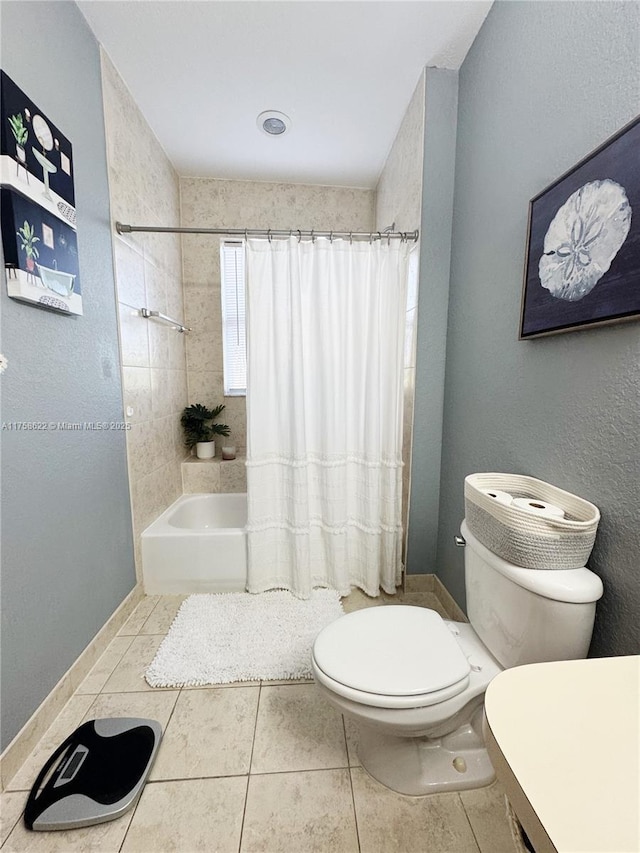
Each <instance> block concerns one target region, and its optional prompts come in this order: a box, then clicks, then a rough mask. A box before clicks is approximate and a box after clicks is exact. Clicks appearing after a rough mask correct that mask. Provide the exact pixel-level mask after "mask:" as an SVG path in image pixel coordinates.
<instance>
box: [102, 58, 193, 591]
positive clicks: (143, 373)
mask: <svg viewBox="0 0 640 853" xmlns="http://www.w3.org/2000/svg"><path fill="white" fill-rule="evenodd" d="M102 86H103V98H104V111H105V128H106V138H107V158H108V169H109V193H110V201H111V218H112V221H114V222H115V221H116V220H119V221H120V222H124V223H127V224H132V225H155V226H171V225H176V224H177V223H178V222H179V219H180V204H179V196H180V191H179V183H178V176H177V175H176V173H175V171H174V169H173V167H172V165H171V163H170V162H169V160H168V159H167V157H166V155H165V153H164V151H163V150H162V148H161V146H160V144H159V142H158V140H157V139H156V138H155V136H154V135H153V132H152V131H151V129H150V127H149V126H148V124H147V123H146V121H145V119H144V118H143V116H142V114H141V113H140V111H139V110H138V108H137V106H136V104H135V102H134V100H133V98H132V97H131V95H130V93H129V91H128V89H127V88H126V86H125V84H124V83H123V81H122V79H121V78H120V76H119V75H118V72H117V71H116V70H115V68H114V67H113V65H112V63H111V62H110V60H109V58H108V57H107V55H106V54H105V53H104V51H102ZM114 256H115V270H116V287H117V296H118V308H119V331H120V351H121V360H122V380H123V381H122V386H123V396H124V409H125V416H126V420H127V422H128V423H129V424H130V429H129V431H128V432H127V457H128V465H129V486H130V490H131V506H132V514H133V533H134V545H135V558H136V573H137V576H138V578H140V573H141V559H140V533H141V532H142V531H143V530H144V528H145V527H147V525H148V524H150V522H151V521H153V520H154V519H155V518H157V516H158V515H159V514H160V513H161V512H162V511H163V510H164V509H166V507H167V506H169V504H171V503H172V502H173V501H174V500H175V499H176V498H177V497H178V496H179V495H180V494H182V479H181V469H180V463H181V462H182V460H183V459H184V458H185V456H186V451H185V449H184V447H183V444H182V433H181V427H180V413H181V411H182V409H183V408H184V406H185V405H186V401H187V371H186V359H185V343H184V336H183V335H182V334H180V333H178V332H176V331H175V330H173V329H172V328H171V327H170V326H168V325H164V324H161V323H159V322H157V321H154V320H145V319H144V318H143V317H142V316H141V315H140V308H143V307H147V308H150V309H152V310H157V311H161V312H162V313H163V314H167V315H169V316H170V317H173V318H175V319H177V320H182V318H183V314H184V309H183V297H182V256H181V244H180V238H179V236H177V235H172V234H153V233H150V234H145V233H139V234H127V235H123V236H119V235H117V234H116V233H115V230H114Z"/></svg>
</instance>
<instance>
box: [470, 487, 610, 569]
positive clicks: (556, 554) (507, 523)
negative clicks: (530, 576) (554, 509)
mask: <svg viewBox="0 0 640 853" xmlns="http://www.w3.org/2000/svg"><path fill="white" fill-rule="evenodd" d="M483 490H485V491H489V490H499V491H501V492H507V493H508V494H510V495H512V497H513V498H532V499H534V500H538V501H544V502H545V503H547V504H555V506H558V507H560V508H561V509H563V510H564V512H565V517H564V518H547V517H543V516H540V515H535V514H534V513H532V512H530V511H528V510H525V509H520V508H519V507H516V506H513V505H506V504H502V503H499V502H498V501H496V500H495V499H494V498H491V497H489V496H488V495H487V494H485V491H483ZM464 504H465V517H466V520H467V524H468V526H469V530H470V531H471V532H472V533H473V535H474V536H475V537H476V538H477V539H479V540H480V542H482V544H483V545H484V546H485V547H487V548H489V550H490V551H493V552H494V553H495V554H497V555H498V556H499V557H502V559H503V560H506V561H507V562H509V563H513V564H514V565H516V566H522V567H523V568H525V569H579V568H581V567H582V566H586V564H587V560H588V559H589V554H590V553H591V549H592V548H593V542H594V540H595V538H596V530H597V529H598V522H599V521H600V511H599V510H598V508H597V507H596V506H594V505H593V504H592V503H589V501H585V500H583V499H582V498H579V497H576V495H572V494H571V493H570V492H565V491H563V489H558V488H557V487H556V486H552V485H550V484H549V483H545V482H543V481H542V480H536V479H535V478H534V477H525V476H522V475H519V474H495V473H489V474H470V475H469V476H468V477H465V481H464Z"/></svg>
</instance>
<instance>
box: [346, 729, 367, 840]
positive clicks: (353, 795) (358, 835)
mask: <svg viewBox="0 0 640 853" xmlns="http://www.w3.org/2000/svg"><path fill="white" fill-rule="evenodd" d="M341 716H342V730H343V732H344V745H345V747H346V749H347V770H348V771H349V787H350V788H351V803H352V805H353V822H354V823H355V827H356V841H357V842H358V853H361V851H362V848H361V846H360V829H359V828H358V812H357V811H356V795H355V794H354V791H353V776H352V775H351V762H350V760H349V744H348V742H347V723H346V720H345V718H344V714H342V715H341Z"/></svg>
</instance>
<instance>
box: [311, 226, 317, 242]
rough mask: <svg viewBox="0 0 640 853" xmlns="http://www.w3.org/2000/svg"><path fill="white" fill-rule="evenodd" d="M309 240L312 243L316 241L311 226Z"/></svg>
mask: <svg viewBox="0 0 640 853" xmlns="http://www.w3.org/2000/svg"><path fill="white" fill-rule="evenodd" d="M311 242H312V243H315V242H316V238H315V234H314V233H313V228H312V229H311Z"/></svg>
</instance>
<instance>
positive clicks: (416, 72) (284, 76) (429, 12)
mask: <svg viewBox="0 0 640 853" xmlns="http://www.w3.org/2000/svg"><path fill="white" fill-rule="evenodd" d="M77 2H78V6H79V7H80V10H81V11H82V13H83V15H84V16H85V18H86V19H87V21H88V23H89V26H90V27H91V29H92V30H93V32H94V34H95V36H96V38H97V39H98V41H100V42H101V43H102V45H103V46H104V48H105V49H106V51H107V53H108V54H109V56H110V58H111V60H112V62H113V63H114V65H115V66H116V68H117V69H118V71H119V72H120V74H121V75H122V77H123V78H124V80H125V82H126V84H127V86H128V87H129V89H130V91H131V93H132V94H133V97H134V98H135V100H136V102H137V103H138V105H139V107H140V109H141V110H142V112H143V114H144V116H145V118H146V119H147V121H148V123H149V124H150V126H151V128H152V129H153V131H154V132H155V134H156V136H157V137H158V139H159V141H160V143H161V144H162V146H163V148H164V150H165V151H166V153H167V155H168V156H169V159H170V160H171V161H172V163H173V165H174V166H175V168H176V170H177V172H178V173H179V174H180V175H191V176H198V177H216V178H228V179H236V180H260V181H287V182H292V183H312V184H328V185H335V186H352V187H374V186H375V185H376V183H377V180H378V177H379V175H380V172H381V171H382V168H383V166H384V163H385V160H386V157H387V154H388V153H389V150H390V148H391V145H392V143H393V140H394V138H395V136H396V133H397V131H398V128H399V126H400V122H401V121H402V117H403V115H404V112H405V110H406V107H407V105H408V103H409V100H410V98H411V95H412V93H413V91H414V89H415V86H416V83H417V82H418V79H419V76H420V73H421V70H422V68H423V67H424V66H425V65H436V66H438V67H443V68H453V69H457V68H459V67H460V65H461V64H462V61H463V60H464V57H465V55H466V53H467V51H468V49H469V47H470V46H471V44H472V42H473V39H474V38H475V36H476V34H477V32H478V30H479V29H480V26H481V25H482V22H483V21H484V18H485V17H486V15H487V13H488V11H489V8H490V7H491V2H486V0H468V2H447V0H442V2H422V0H408V2H405V0H387V2H376V0H358V1H357V2H351V0H319V2H316V0H288V2H281V0H206V1H205V2H202V0H175V1H174V0H138V2H130V0H77ZM264 110H279V111H281V112H283V113H286V115H288V116H289V117H290V118H291V127H290V129H289V130H288V131H287V133H286V134H283V135H282V136H280V137H270V136H267V135H266V134H265V133H264V132H263V131H261V130H260V129H259V128H258V126H257V123H256V119H257V116H258V114H259V113H261V112H263V111H264Z"/></svg>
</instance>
